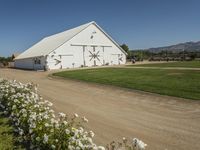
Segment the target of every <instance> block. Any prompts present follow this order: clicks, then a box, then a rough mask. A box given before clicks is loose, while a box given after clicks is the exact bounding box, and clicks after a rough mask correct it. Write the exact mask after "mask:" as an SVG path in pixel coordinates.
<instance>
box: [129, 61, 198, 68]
mask: <svg viewBox="0 0 200 150" xmlns="http://www.w3.org/2000/svg"><path fill="white" fill-rule="evenodd" d="M128 66H132V67H134V66H135V67H184V68H200V61H179V62H166V63H156V64H138V65H137V64H135V65H128Z"/></svg>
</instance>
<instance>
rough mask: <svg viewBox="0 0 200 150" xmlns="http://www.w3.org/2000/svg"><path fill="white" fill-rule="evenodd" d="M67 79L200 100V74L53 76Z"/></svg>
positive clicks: (106, 71) (119, 71) (136, 71)
mask: <svg viewBox="0 0 200 150" xmlns="http://www.w3.org/2000/svg"><path fill="white" fill-rule="evenodd" d="M53 75H55V76H60V77H64V78H68V79H76V80H82V81H86V82H93V83H100V84H106V85H113V86H119V87H124V88H129V89H136V90H142V91H147V92H153V93H158V94H163V95H170V96H176V97H182V98H187V99H195V100H200V71H198V70H196V71H195V70H175V69H171V70H168V69H167V70H166V69H140V68H98V69H83V70H75V71H63V72H58V73H54V74H53Z"/></svg>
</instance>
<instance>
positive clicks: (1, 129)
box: [0, 112, 22, 150]
mask: <svg viewBox="0 0 200 150" xmlns="http://www.w3.org/2000/svg"><path fill="white" fill-rule="evenodd" d="M13 149H16V150H20V149H21V150H22V148H20V146H19V145H17V144H16V139H15V136H14V133H13V128H12V126H11V125H10V124H9V120H8V118H6V117H5V116H4V115H2V112H0V150H13Z"/></svg>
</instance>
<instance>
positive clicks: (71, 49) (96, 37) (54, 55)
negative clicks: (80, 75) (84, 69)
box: [47, 24, 126, 69]
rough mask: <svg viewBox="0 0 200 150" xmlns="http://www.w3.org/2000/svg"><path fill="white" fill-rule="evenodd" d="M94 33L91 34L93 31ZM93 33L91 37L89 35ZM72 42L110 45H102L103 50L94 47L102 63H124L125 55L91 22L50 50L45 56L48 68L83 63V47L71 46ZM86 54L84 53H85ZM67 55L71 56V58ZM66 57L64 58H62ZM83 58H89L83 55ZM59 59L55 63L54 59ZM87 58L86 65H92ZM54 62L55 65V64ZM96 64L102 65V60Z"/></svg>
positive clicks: (75, 65) (73, 65)
mask: <svg viewBox="0 0 200 150" xmlns="http://www.w3.org/2000/svg"><path fill="white" fill-rule="evenodd" d="M94 32H95V34H92V33H94ZM92 35H93V38H91V36H92ZM73 44H75V45H76V44H86V45H104V46H111V47H104V52H102V51H103V48H102V47H97V48H96V49H97V50H98V51H100V53H101V56H100V57H101V58H102V59H104V64H109V65H118V64H119V63H120V64H125V63H126V55H125V54H124V53H123V52H122V51H121V50H120V49H119V48H118V47H117V46H116V45H115V44H114V43H113V42H112V41H111V40H110V39H109V38H108V37H107V36H105V34H104V33H102V31H101V30H99V29H98V28H97V27H96V26H95V25H94V24H91V25H90V26H89V27H87V28H86V29H85V30H83V31H82V32H80V33H79V34H77V35H76V36H74V37H73V38H72V39H71V40H69V41H68V42H66V43H65V44H63V45H62V46H60V47H59V48H57V49H56V50H54V51H53V52H51V53H50V54H49V55H48V57H47V65H48V66H49V68H50V69H61V68H73V67H81V66H83V65H84V60H83V47H82V46H72V45H73ZM86 49H91V47H86ZM85 54H86V53H85ZM60 56H61V57H62V58H60ZM67 56H73V59H72V58H71V57H69V59H67V58H68V57H67ZM64 57H65V58H66V59H65V60H64V59H63V58H64ZM118 57H122V60H123V61H120V62H119V60H118ZM85 59H90V58H88V57H87V56H85ZM57 60H59V61H61V63H60V64H57V63H56V61H57ZM89 62H90V61H89V60H88V64H87V66H92V65H93V64H94V63H93V62H91V63H89ZM55 64H56V65H55ZM97 65H103V61H101V63H100V62H97Z"/></svg>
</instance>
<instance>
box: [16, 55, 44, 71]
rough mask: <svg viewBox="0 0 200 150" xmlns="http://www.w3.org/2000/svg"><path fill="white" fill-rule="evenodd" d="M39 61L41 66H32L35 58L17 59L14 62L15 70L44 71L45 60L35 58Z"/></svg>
mask: <svg viewBox="0 0 200 150" xmlns="http://www.w3.org/2000/svg"><path fill="white" fill-rule="evenodd" d="M37 58H38V59H40V61H41V64H34V59H35V58H26V59H19V60H16V61H15V62H14V66H15V68H21V69H31V70H40V69H44V66H45V62H46V59H45V58H44V57H37Z"/></svg>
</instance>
